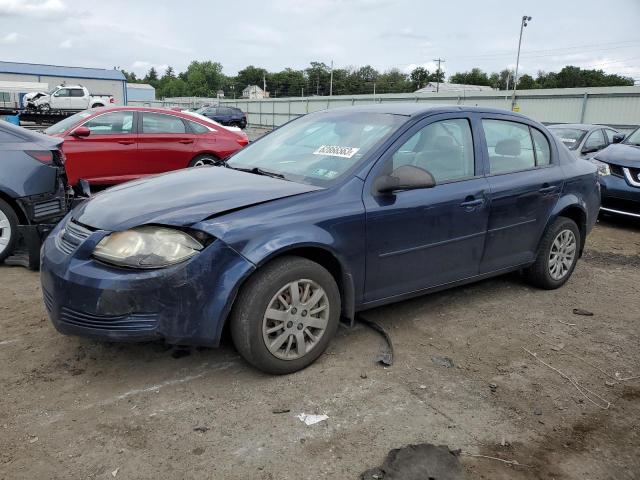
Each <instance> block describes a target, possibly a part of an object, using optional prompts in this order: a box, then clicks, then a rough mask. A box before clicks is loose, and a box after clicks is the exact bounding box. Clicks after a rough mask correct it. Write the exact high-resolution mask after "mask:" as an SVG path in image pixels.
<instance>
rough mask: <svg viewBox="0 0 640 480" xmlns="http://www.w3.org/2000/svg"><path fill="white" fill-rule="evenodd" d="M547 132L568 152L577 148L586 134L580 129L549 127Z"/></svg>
mask: <svg viewBox="0 0 640 480" xmlns="http://www.w3.org/2000/svg"><path fill="white" fill-rule="evenodd" d="M549 130H550V131H551V133H553V134H554V135H555V136H556V137H558V138H559V139H560V141H561V142H562V143H564V144H565V145H566V146H567V148H569V149H570V150H575V149H576V148H578V145H580V143H581V142H582V139H583V138H584V136H585V135H586V134H587V131H586V130H582V129H580V128H567V127H549Z"/></svg>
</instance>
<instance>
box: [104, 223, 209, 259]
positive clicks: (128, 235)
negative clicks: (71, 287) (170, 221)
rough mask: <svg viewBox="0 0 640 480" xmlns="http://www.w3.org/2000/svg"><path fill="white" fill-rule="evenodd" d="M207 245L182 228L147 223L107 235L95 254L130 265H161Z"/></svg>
mask: <svg viewBox="0 0 640 480" xmlns="http://www.w3.org/2000/svg"><path fill="white" fill-rule="evenodd" d="M203 248H204V247H203V245H202V244H201V243H200V242H198V241H197V240H196V239H195V238H193V237H192V236H191V235H189V234H187V233H184V232H182V231H180V230H174V229H172V228H166V227H159V226H145V227H138V228H133V229H131V230H125V231H124V232H114V233H112V234H110V235H107V236H106V237H104V238H103V239H102V240H101V241H100V243H98V245H96V248H95V249H94V251H93V256H94V257H95V258H97V259H98V260H102V261H103V262H105V263H110V264H112V265H117V266H119V267H130V268H162V267H168V266H170V265H175V264H176V263H180V262H183V261H185V260H187V259H189V258H191V257H193V256H194V255H195V254H197V253H198V252H199V251H200V250H202V249H203Z"/></svg>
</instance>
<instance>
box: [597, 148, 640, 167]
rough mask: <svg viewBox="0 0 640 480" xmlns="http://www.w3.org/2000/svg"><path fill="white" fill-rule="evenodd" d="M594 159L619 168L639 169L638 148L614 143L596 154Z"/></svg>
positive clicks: (639, 149) (639, 155)
mask: <svg viewBox="0 0 640 480" xmlns="http://www.w3.org/2000/svg"><path fill="white" fill-rule="evenodd" d="M594 158H595V159H596V160H602V161H603V162H607V163H613V164H614V165H620V166H621V167H632V168H640V147H638V146H636V145H629V144H626V143H615V144H613V145H609V146H608V147H607V148H605V149H604V150H601V151H600V152H598V153H597V154H596V155H595V157H594Z"/></svg>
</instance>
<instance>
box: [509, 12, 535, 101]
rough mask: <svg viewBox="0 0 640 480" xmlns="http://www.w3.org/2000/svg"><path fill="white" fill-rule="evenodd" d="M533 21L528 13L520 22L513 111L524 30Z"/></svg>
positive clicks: (512, 97)
mask: <svg viewBox="0 0 640 480" xmlns="http://www.w3.org/2000/svg"><path fill="white" fill-rule="evenodd" d="M530 21H531V17H528V16H527V15H523V16H522V21H521V22H520V39H519V40H518V56H517V57H516V73H515V75H514V77H513V95H512V96H511V111H515V110H514V108H515V107H516V89H517V88H518V66H519V65H520V46H521V45H522V31H523V30H524V27H526V26H527V25H528V23H527V22H530Z"/></svg>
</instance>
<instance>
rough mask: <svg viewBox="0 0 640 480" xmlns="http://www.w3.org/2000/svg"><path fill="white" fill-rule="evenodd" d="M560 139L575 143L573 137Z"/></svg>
mask: <svg viewBox="0 0 640 480" xmlns="http://www.w3.org/2000/svg"><path fill="white" fill-rule="evenodd" d="M560 140H561V141H563V142H564V143H576V139H575V138H561V139H560Z"/></svg>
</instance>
